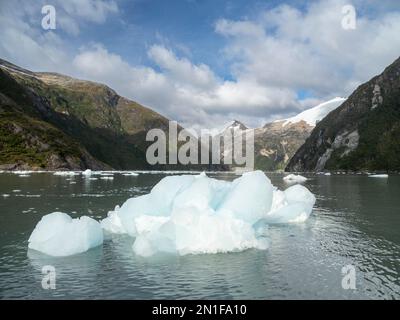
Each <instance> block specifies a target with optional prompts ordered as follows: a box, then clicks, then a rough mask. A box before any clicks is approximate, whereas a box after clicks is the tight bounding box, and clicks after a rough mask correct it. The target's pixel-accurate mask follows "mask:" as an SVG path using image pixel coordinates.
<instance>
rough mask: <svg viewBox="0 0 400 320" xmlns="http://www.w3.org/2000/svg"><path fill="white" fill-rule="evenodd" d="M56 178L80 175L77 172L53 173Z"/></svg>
mask: <svg viewBox="0 0 400 320" xmlns="http://www.w3.org/2000/svg"><path fill="white" fill-rule="evenodd" d="M53 175H55V176H77V175H79V173H77V172H75V171H56V172H54V173H53Z"/></svg>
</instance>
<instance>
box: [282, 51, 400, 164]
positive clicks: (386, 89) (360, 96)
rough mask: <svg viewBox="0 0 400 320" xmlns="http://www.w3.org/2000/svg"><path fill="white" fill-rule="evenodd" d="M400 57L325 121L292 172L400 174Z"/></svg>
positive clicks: (298, 156) (294, 160)
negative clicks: (366, 171) (337, 171)
mask: <svg viewBox="0 0 400 320" xmlns="http://www.w3.org/2000/svg"><path fill="white" fill-rule="evenodd" d="M399 155H400V58H399V59H397V60H396V61H395V62H393V63H392V64H391V65H390V66H388V67H387V68H386V69H385V70H384V72H383V73H382V74H380V75H378V76H376V77H374V78H372V79H371V80H370V81H368V82H366V83H364V84H362V85H361V86H359V87H358V88H357V89H356V90H355V91H354V92H353V94H352V95H351V96H350V97H349V98H348V99H347V101H346V102H344V103H343V104H342V105H341V106H340V107H339V108H337V109H336V110H334V111H333V112H331V113H330V114H329V115H328V116H327V117H325V118H324V119H323V120H322V121H320V122H319V123H318V124H317V126H316V127H315V129H314V130H313V131H312V134H311V136H310V137H309V138H308V139H307V141H306V142H305V144H304V145H303V146H302V147H301V148H300V149H299V150H298V151H297V152H296V154H295V155H294V156H293V158H292V159H291V161H290V162H289V164H288V166H287V168H286V170H287V171H321V170H336V169H342V170H351V171H358V170H385V171H387V170H396V171H398V170H400V156H399Z"/></svg>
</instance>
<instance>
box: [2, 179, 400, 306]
mask: <svg viewBox="0 0 400 320" xmlns="http://www.w3.org/2000/svg"><path fill="white" fill-rule="evenodd" d="M164 176H165V175H162V174H140V175H139V176H138V177H132V176H131V177H128V176H123V175H121V174H118V173H116V174H114V180H101V179H99V180H88V179H85V178H84V177H82V176H75V177H73V178H71V177H63V176H54V175H53V174H51V173H36V174H31V175H30V176H29V177H20V176H18V175H16V174H11V173H2V174H0V298H11V299H20V298H24V299H37V298H56V299H65V298H78V299H79V298H90V299H93V298H106V299H122V298H128V299H153V298H154V299H155V298H158V299H164V298H170V299H185V298H187V299H191V298H196V299H206V298H209V299H239V298H243V299H266V298H268V299H302V298H311V299H322V298H330V299H360V298H367V299H371V298H372V299H375V298H378V299H393V298H400V279H399V273H400V210H399V208H400V176H391V177H389V179H388V180H386V179H374V178H368V177H366V176H360V175H332V176H318V175H308V177H309V178H310V179H309V180H308V181H307V183H306V184H305V185H306V186H307V187H308V188H309V189H310V190H311V191H312V192H313V193H314V194H315V195H316V196H317V203H316V208H315V210H314V212H313V214H312V216H311V217H310V219H309V220H308V221H307V222H306V223H303V224H297V225H279V226H278V225H276V226H270V227H269V230H268V235H269V239H270V248H269V249H268V250H267V251H258V250H248V251H245V252H240V253H231V254H216V255H189V256H183V257H176V256H167V257H155V258H151V259H149V258H147V259H145V258H141V257H138V256H135V255H134V254H133V252H132V250H131V245H132V242H133V239H132V238H129V237H126V236H113V237H112V238H110V239H108V240H106V241H105V242H104V245H103V246H102V247H99V248H95V249H92V250H90V251H88V252H86V253H83V254H80V255H76V256H72V257H67V258H51V257H48V256H45V255H43V254H40V253H38V252H35V251H32V250H27V247H28V242H27V240H28V238H29V235H30V233H31V232H32V230H33V228H34V226H35V224H36V223H37V222H38V221H39V220H40V218H41V217H42V215H44V214H47V213H50V212H53V211H63V212H66V213H69V214H71V215H72V216H73V217H78V216H80V215H89V216H91V217H93V218H95V219H101V218H103V217H105V216H106V214H107V211H108V210H111V209H113V208H114V207H115V205H117V204H122V203H123V202H124V201H125V200H126V199H127V198H129V197H132V196H136V195H140V194H144V193H147V192H149V190H150V189H151V187H152V186H154V184H156V183H157V182H158V181H159V180H160V179H161V178H163V177H164ZM213 176H216V177H218V178H220V179H228V180H231V179H234V178H235V177H236V176H235V175H233V174H226V173H225V174H218V175H215V174H214V175H213ZM282 176H283V175H281V174H269V177H270V178H271V180H272V182H273V184H274V185H276V186H278V187H279V188H281V189H284V188H285V187H286V186H285V184H284V182H283V181H282ZM349 264H351V265H353V266H354V267H355V268H356V290H344V289H343V288H342V285H341V283H342V277H343V276H342V273H341V270H342V267H344V266H346V265H349ZM44 265H53V266H55V268H56V271H57V284H56V285H57V288H56V289H55V290H44V289H42V286H41V280H42V273H41V270H42V267H43V266H44Z"/></svg>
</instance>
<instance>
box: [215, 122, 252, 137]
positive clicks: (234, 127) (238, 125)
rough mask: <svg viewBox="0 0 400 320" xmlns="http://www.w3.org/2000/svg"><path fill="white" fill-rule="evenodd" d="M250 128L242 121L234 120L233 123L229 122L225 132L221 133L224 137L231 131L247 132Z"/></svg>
mask: <svg viewBox="0 0 400 320" xmlns="http://www.w3.org/2000/svg"><path fill="white" fill-rule="evenodd" d="M247 129H248V128H247V127H246V126H245V125H244V124H243V123H242V122H240V121H238V120H233V121H231V122H229V123H228V124H227V125H226V126H225V128H224V129H223V131H222V132H221V134H222V135H224V133H225V132H228V131H231V133H233V134H234V133H235V132H238V131H243V130H247Z"/></svg>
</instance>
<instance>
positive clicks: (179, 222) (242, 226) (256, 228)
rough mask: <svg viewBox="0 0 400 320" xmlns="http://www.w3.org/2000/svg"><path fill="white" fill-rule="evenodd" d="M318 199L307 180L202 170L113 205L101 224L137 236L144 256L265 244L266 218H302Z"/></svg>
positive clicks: (108, 229) (233, 249)
mask: <svg viewBox="0 0 400 320" xmlns="http://www.w3.org/2000/svg"><path fill="white" fill-rule="evenodd" d="M314 204H315V196H314V195H313V194H312V193H311V192H310V191H309V190H308V189H307V188H305V187H304V186H301V185H294V186H291V187H289V188H287V189H286V190H285V191H281V190H278V189H277V188H276V187H274V186H273V185H272V183H271V181H270V180H269V178H268V177H267V176H266V175H265V174H264V173H263V172H261V171H253V172H247V173H244V174H243V175H242V176H241V177H239V178H237V179H235V180H233V181H232V182H229V181H222V180H217V179H214V178H209V177H208V176H206V175H205V174H204V173H202V174H200V175H196V176H194V175H181V176H168V177H165V178H163V179H162V180H161V181H160V182H159V183H158V184H157V185H155V186H154V188H153V189H152V190H151V191H150V193H149V194H146V195H142V196H139V197H135V198H131V199H128V200H127V201H126V202H125V203H124V204H123V205H122V206H121V207H119V206H117V207H116V208H115V210H114V211H110V212H109V213H108V217H107V218H105V219H103V220H102V221H101V226H102V227H103V229H104V230H105V231H106V232H109V233H115V234H128V235H130V236H131V237H133V238H134V242H133V246H132V249H133V251H134V252H135V253H136V254H138V255H140V256H145V257H147V256H152V255H154V254H157V253H172V254H178V255H186V254H202V253H223V252H236V251H242V250H246V249H250V248H256V249H267V248H268V240H267V238H266V237H265V234H263V232H260V230H262V229H263V227H264V226H265V225H266V224H274V223H296V222H303V221H305V220H306V219H307V218H308V217H309V215H310V214H311V212H312V209H313V206H314ZM264 229H265V228H264Z"/></svg>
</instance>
